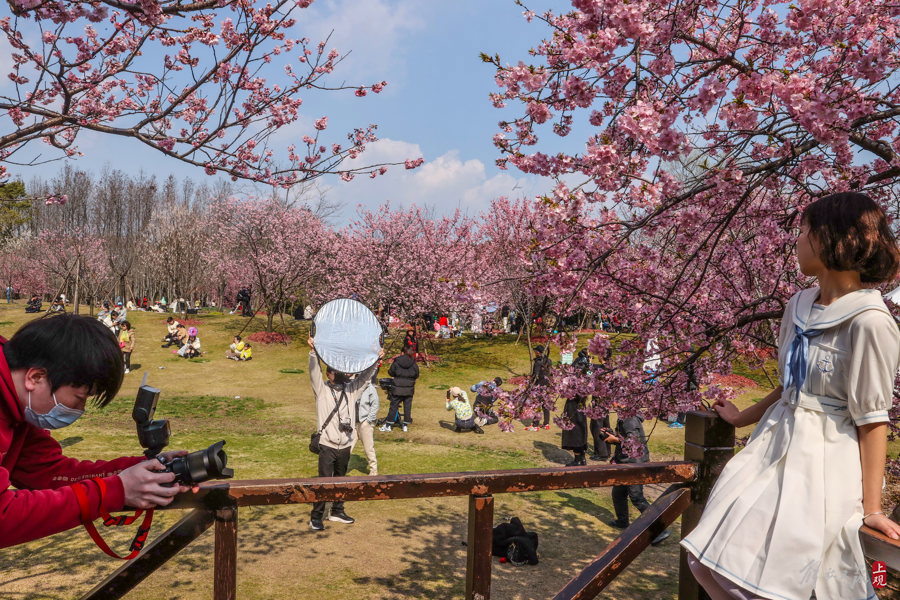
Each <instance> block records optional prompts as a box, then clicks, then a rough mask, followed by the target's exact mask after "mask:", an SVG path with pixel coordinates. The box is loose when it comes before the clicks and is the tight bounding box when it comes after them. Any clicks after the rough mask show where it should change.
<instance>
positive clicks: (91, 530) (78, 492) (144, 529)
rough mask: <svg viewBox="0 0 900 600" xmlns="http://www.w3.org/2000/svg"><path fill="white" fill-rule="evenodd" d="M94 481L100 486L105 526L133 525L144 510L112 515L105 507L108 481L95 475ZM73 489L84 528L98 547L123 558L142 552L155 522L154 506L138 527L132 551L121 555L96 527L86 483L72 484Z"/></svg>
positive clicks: (101, 507)
mask: <svg viewBox="0 0 900 600" xmlns="http://www.w3.org/2000/svg"><path fill="white" fill-rule="evenodd" d="M92 481H94V482H95V483H96V484H97V487H99V488H100V517H101V518H102V519H103V525H104V526H106V527H120V526H122V525H131V524H132V523H134V522H135V521H136V520H137V518H138V517H140V516H141V514H142V513H143V512H144V511H143V510H138V511H136V512H135V513H134V515H132V516H125V515H121V516H118V517H114V516H112V515H111V514H109V512H107V510H106V509H105V508H104V507H103V496H105V495H106V482H104V481H103V480H102V479H100V478H99V477H95V478H94V479H93V480H92ZM72 489H73V490H74V491H75V497H76V498H77V499H78V507H79V509H80V510H81V524H82V525H84V528H85V529H86V530H87V532H88V535H90V536H91V539H92V540H94V543H95V544H97V547H99V548H100V549H101V550H103V551H104V552H105V553H106V554H108V555H109V556H112V557H113V558H120V559H122V560H130V559H132V558H134V557H135V556H137V555H138V554H140V552H141V550H142V549H143V548H144V543H145V542H146V541H147V534H148V533H150V524H151V523H152V522H153V509H152V508H151V509H150V510H148V511H147V513H146V514H145V515H144V520H143V522H142V523H141V524H140V526H139V527H138V530H137V533H136V534H135V536H134V539H133V540H132V541H131V548H130V550H131V553H130V554H128V555H127V556H119V555H118V554H116V553H115V552H113V551H112V550H111V549H110V547H109V545H108V544H107V543H106V542H105V541H103V538H102V537H100V532H98V531H97V528H96V527H94V523H93V521H92V520H91V507H90V503H89V501H88V497H87V492H86V491H85V489H84V485H82V484H76V485H74V486H72Z"/></svg>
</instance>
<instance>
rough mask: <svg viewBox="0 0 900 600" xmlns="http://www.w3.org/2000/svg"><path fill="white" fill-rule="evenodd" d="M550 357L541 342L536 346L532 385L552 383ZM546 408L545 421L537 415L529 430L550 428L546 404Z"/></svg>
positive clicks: (548, 410)
mask: <svg viewBox="0 0 900 600" xmlns="http://www.w3.org/2000/svg"><path fill="white" fill-rule="evenodd" d="M552 366H553V365H552V363H551V362H550V359H549V358H548V357H547V355H546V354H544V347H543V346H542V345H540V344H538V345H537V346H535V347H534V363H533V364H532V365H531V385H547V384H549V383H550V369H551V368H552ZM543 409H544V422H543V423H541V419H540V417H537V416H536V417H535V418H534V420H533V421H532V422H531V427H526V428H525V429H526V430H528V431H537V430H538V429H540V428H541V427H543V428H544V429H550V409H548V408H547V407H546V406H544V407H543Z"/></svg>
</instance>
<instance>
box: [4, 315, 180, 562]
mask: <svg viewBox="0 0 900 600" xmlns="http://www.w3.org/2000/svg"><path fill="white" fill-rule="evenodd" d="M123 371H124V367H123V363H122V351H121V350H120V348H119V342H118V340H117V339H116V338H115V336H114V335H113V334H112V333H111V332H110V330H109V329H107V328H106V327H105V326H104V325H103V324H102V323H100V322H99V321H97V320H96V319H93V318H91V317H86V316H78V315H72V314H64V313H62V314H59V315H58V316H53V317H49V318H45V319H37V320H35V321H31V322H30V323H27V324H25V325H23V326H22V327H21V328H20V329H19V330H18V331H17V332H16V334H15V335H13V337H12V338H10V339H9V340H8V341H7V340H5V339H3V338H2V337H0V548H2V547H6V546H13V545H15V544H21V543H24V542H28V541H31V540H36V539H38V538H42V537H44V536H48V535H53V534H55V533H59V532H60V531H65V530H67V529H71V528H73V527H77V526H78V525H80V524H81V522H82V521H81V508H80V506H79V501H78V499H77V495H79V494H81V495H82V496H83V497H84V498H86V507H85V508H86V509H87V511H88V512H89V515H88V516H89V518H90V519H92V520H93V519H97V518H98V517H99V516H100V514H101V512H116V511H120V510H122V509H123V507H124V506H130V507H133V508H141V509H146V508H153V507H154V506H164V505H167V504H169V503H170V502H171V501H172V498H173V497H174V496H175V495H176V494H179V493H182V492H188V491H190V490H191V488H190V487H186V486H181V485H175V486H172V487H166V486H165V485H164V484H166V483H171V482H172V481H173V480H174V479H175V474H174V473H171V472H168V473H167V472H162V471H163V469H164V467H163V465H162V464H161V463H160V462H159V461H158V460H146V459H145V458H144V457H143V456H133V457H123V458H118V459H115V460H109V461H96V462H90V461H78V460H75V459H72V458H67V457H66V456H64V455H63V453H62V449H61V448H60V445H59V442H57V441H56V440H55V439H53V438H52V437H51V436H50V433H49V432H48V431H47V430H48V429H59V428H61V427H65V426H67V425H71V424H72V423H74V422H75V421H76V420H77V419H78V418H79V417H80V416H81V415H82V414H83V413H84V408H85V405H86V404H87V400H88V398H90V397H92V398H93V401H92V402H93V404H94V405H95V406H97V407H103V406H105V405H106V404H108V403H109V402H110V401H111V400H112V399H113V398H115V396H116V393H118V391H119V387H120V386H121V385H122V378H123V376H124V374H123ZM186 454H187V452H186V451H171V452H165V453H163V454H161V455H160V456H162V457H164V458H165V459H166V460H171V459H172V458H174V457H176V456H183V455H186ZM12 486H15V489H10V488H11V487H12ZM76 488H78V489H77V490H76Z"/></svg>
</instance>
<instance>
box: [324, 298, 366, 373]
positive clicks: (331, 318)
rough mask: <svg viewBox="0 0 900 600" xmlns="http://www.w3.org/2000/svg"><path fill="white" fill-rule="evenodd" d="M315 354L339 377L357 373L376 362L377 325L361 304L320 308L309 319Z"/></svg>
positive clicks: (341, 302)
mask: <svg viewBox="0 0 900 600" xmlns="http://www.w3.org/2000/svg"><path fill="white" fill-rule="evenodd" d="M313 325H315V334H314V335H313V340H314V341H315V343H316V353H318V355H319V358H321V359H322V362H324V363H325V364H326V365H328V366H329V367H331V368H332V369H334V370H335V371H340V372H342V373H360V372H362V371H365V370H366V369H368V368H369V367H371V366H372V365H374V364H375V363H376V362H377V361H378V351H379V350H380V349H381V323H379V322H378V319H377V318H376V317H375V313H373V312H372V311H371V310H369V308H368V307H367V306H366V305H365V304H363V303H362V302H357V301H356V300H351V299H349V298H341V299H339V300H332V301H331V302H328V303H327V304H325V305H323V306H322V308H320V309H319V312H317V313H316V317H315V319H313Z"/></svg>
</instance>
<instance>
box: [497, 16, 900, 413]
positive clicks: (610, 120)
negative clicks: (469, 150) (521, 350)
mask: <svg viewBox="0 0 900 600" xmlns="http://www.w3.org/2000/svg"><path fill="white" fill-rule="evenodd" d="M525 14H526V18H527V19H529V20H535V21H541V22H543V23H545V24H546V25H548V26H549V30H548V33H547V37H546V39H544V40H543V41H541V42H540V43H539V44H537V45H536V46H535V48H534V50H533V51H532V55H531V56H530V57H529V62H524V61H516V62H514V63H513V64H506V63H504V62H502V61H501V59H500V58H499V57H496V56H495V57H490V56H486V55H485V56H484V57H483V58H484V60H485V61H487V62H490V63H492V64H493V65H494V66H495V67H496V69H497V72H496V81H497V84H498V87H499V89H498V91H497V92H496V93H494V94H492V100H493V103H494V104H495V105H496V106H497V107H498V108H502V109H504V110H505V112H507V113H509V112H512V113H513V116H512V118H506V119H504V120H503V121H502V122H501V123H500V131H499V132H498V133H497V134H496V135H495V137H494V141H495V144H496V145H497V147H498V148H499V150H500V152H501V157H500V158H499V160H498V164H500V166H502V167H504V168H507V167H515V168H517V169H519V170H521V171H523V172H525V173H531V174H536V175H542V176H547V177H552V178H553V179H555V180H556V185H555V188H554V189H553V191H552V192H550V193H548V194H547V195H546V197H544V198H541V199H539V200H538V201H537V202H536V203H535V205H534V209H535V213H536V215H535V218H534V220H533V223H534V228H533V230H534V232H535V240H534V241H535V244H536V246H537V247H538V248H539V249H540V250H541V253H542V255H543V262H542V263H541V269H540V271H539V272H538V273H536V275H535V277H534V278H533V280H532V285H533V288H532V289H533V290H534V292H535V293H537V294H546V295H548V296H552V297H553V298H555V299H556V302H555V309H556V310H557V311H559V312H560V314H565V313H566V311H568V310H570V309H572V308H579V307H581V308H590V309H594V310H605V311H608V312H609V313H611V314H614V315H616V316H617V317H618V318H619V319H620V320H621V321H623V322H628V323H630V324H631V325H632V326H633V327H634V330H635V332H636V333H637V338H636V339H635V340H631V341H628V342H627V343H624V344H623V345H622V346H621V347H620V350H621V352H618V353H617V355H616V360H615V362H614V363H610V364H607V365H605V366H603V367H602V368H599V369H595V370H594V371H593V373H592V375H591V376H589V377H579V376H574V375H572V376H569V377H558V378H557V379H556V380H557V381H558V382H561V383H559V385H558V389H557V391H558V392H559V393H560V394H561V395H563V397H570V395H571V394H578V395H586V394H593V395H594V397H595V398H596V399H598V402H599V403H600V404H601V405H602V407H601V409H602V410H607V409H608V408H610V406H611V405H612V402H613V401H616V402H618V403H620V404H621V405H622V407H623V410H624V411H626V412H629V411H630V412H638V411H643V412H644V413H645V414H647V415H649V416H655V415H657V414H666V413H672V412H677V411H680V410H683V409H685V408H687V407H690V406H696V405H697V404H698V403H699V402H700V400H701V397H703V398H705V399H706V400H712V399H714V398H716V397H720V396H723V395H727V394H729V393H730V392H729V390H727V389H719V388H717V387H716V386H714V385H707V386H705V387H703V384H710V383H711V381H712V380H711V376H712V375H713V374H715V373H720V374H722V373H728V372H730V369H731V362H732V360H733V359H735V358H736V357H738V356H742V357H745V358H748V359H749V358H753V359H755V358H758V357H759V356H760V349H761V348H763V349H764V348H771V347H772V346H773V345H774V340H775V335H774V329H775V328H776V327H777V325H778V323H779V317H780V315H781V313H782V312H783V308H784V304H785V302H786V300H787V299H788V298H789V297H790V295H791V294H792V293H794V292H795V291H796V290H797V289H798V287H799V286H800V285H804V284H805V282H803V281H801V280H800V277H801V275H800V274H799V272H798V271H797V269H796V265H795V264H794V260H793V240H794V234H793V231H792V229H793V228H794V227H796V226H797V225H798V214H799V211H801V210H802V208H803V207H804V206H805V205H806V204H807V203H808V202H809V201H810V200H811V199H813V198H815V197H817V196H819V195H821V194H823V193H826V192H836V191H842V190H847V189H862V190H864V191H866V192H867V193H869V194H870V195H872V196H873V197H875V198H876V199H877V200H879V201H881V202H882V203H884V204H885V205H886V206H889V207H896V206H897V203H896V201H897V190H896V187H895V186H894V183H895V181H896V177H897V176H898V175H900V156H898V152H900V127H898V125H900V122H898V118H900V79H898V77H897V70H898V67H900V31H898V25H900V9H898V7H897V5H896V4H895V3H890V2H883V1H878V2H870V3H852V2H833V1H830V0H811V1H808V2H806V1H804V2H795V3H790V2H788V1H781V0H686V1H682V0H679V1H677V2H675V1H672V0H633V1H631V2H627V3H626V2H621V1H619V0H573V1H572V10H571V11H570V12H568V13H565V14H554V13H550V12H548V13H546V14H543V15H540V16H538V15H536V14H534V13H533V12H531V11H528V10H527V9H526V13H525ZM571 137H577V138H578V140H579V143H573V142H572V141H570V140H569V139H566V138H571ZM893 213H894V216H896V210H895V209H894V210H893ZM650 340H655V342H656V343H657V344H658V346H659V354H660V357H661V364H660V366H659V367H658V370H657V371H656V372H655V373H646V372H645V371H644V356H645V354H646V350H645V349H646V347H647V344H648V342H649V341H650ZM604 344H605V342H603V341H602V340H601V339H599V338H598V339H597V340H594V342H592V346H591V347H592V351H593V352H594V355H595V356H602V354H598V353H600V352H602V351H603V350H604V348H602V347H601V346H603V345H604ZM696 384H700V385H701V389H702V390H703V391H702V392H701V391H698V390H697V389H696V388H697V385H696ZM598 410H600V409H598Z"/></svg>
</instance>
